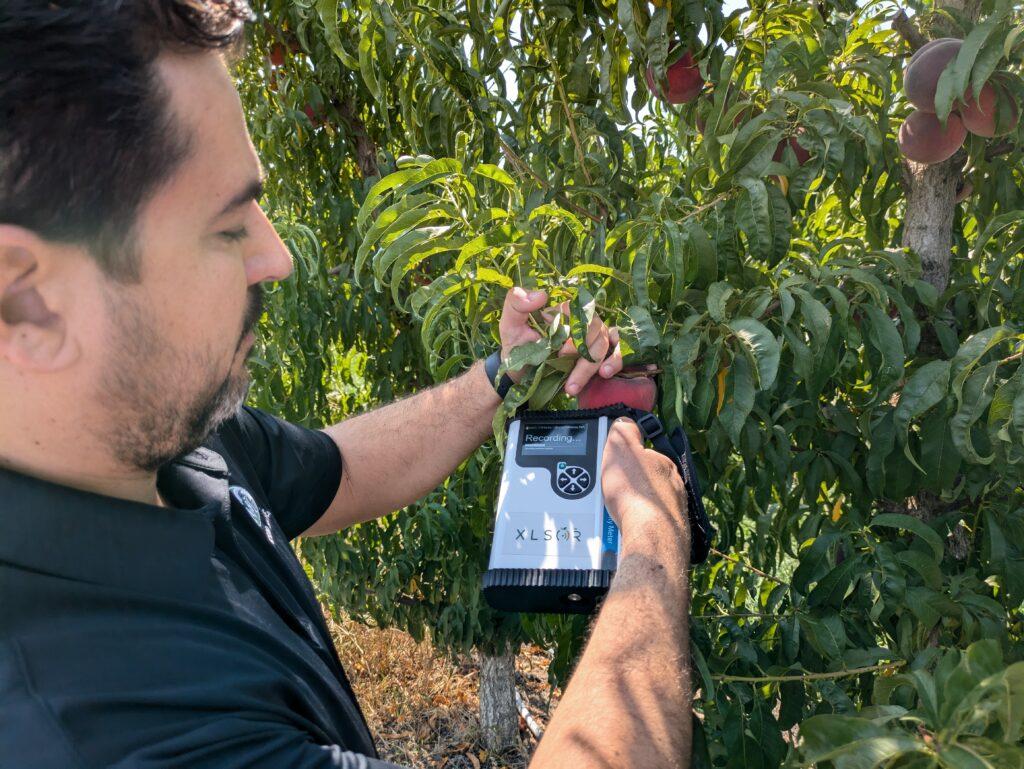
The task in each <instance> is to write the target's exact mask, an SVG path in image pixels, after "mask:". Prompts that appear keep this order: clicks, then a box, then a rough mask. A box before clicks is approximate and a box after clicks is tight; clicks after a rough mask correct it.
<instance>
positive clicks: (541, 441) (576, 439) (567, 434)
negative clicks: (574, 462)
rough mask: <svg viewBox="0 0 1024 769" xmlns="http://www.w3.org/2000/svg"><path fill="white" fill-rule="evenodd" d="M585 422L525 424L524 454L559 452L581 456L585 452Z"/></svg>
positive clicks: (536, 454) (534, 454)
mask: <svg viewBox="0 0 1024 769" xmlns="http://www.w3.org/2000/svg"><path fill="white" fill-rule="evenodd" d="M587 430H588V425H587V424H586V423H583V424H576V425H526V428H525V430H524V432H523V454H524V455H525V456H533V457H536V456H548V455H554V454H561V455H565V456H570V457H582V456H584V455H585V454H586V453H587Z"/></svg>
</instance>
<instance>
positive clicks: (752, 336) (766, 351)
mask: <svg viewBox="0 0 1024 769" xmlns="http://www.w3.org/2000/svg"><path fill="white" fill-rule="evenodd" d="M727 325H728V327H729V330H730V331H732V332H733V334H734V335H735V336H736V338H737V339H738V340H739V341H740V346H741V347H742V348H743V353H744V354H745V355H746V356H747V357H748V358H749V359H750V362H751V364H752V367H753V370H754V373H755V375H756V380H757V385H758V388H759V389H761V390H767V389H768V388H770V387H771V386H772V384H774V382H775V377H776V375H777V374H778V371H779V355H780V352H781V350H780V347H779V341H778V339H776V338H775V335H774V334H772V332H771V331H769V330H768V329H767V328H765V326H764V325H763V324H762V323H760V322H759V321H756V320H754V319H753V318H735V319H733V320H731V321H729V323H728V324H727Z"/></svg>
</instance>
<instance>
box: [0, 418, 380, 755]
mask: <svg viewBox="0 0 1024 769" xmlns="http://www.w3.org/2000/svg"><path fill="white" fill-rule="evenodd" d="M340 478H341V458H340V456H339V454H338V450H337V447H336V446H335V445H334V443H333V441H332V440H331V439H330V438H329V437H328V436H326V435H324V434H323V433H319V432H315V431H311V430H306V429H304V428H300V427H297V426H295V425H291V424H288V423H286V422H282V421H280V420H277V419H274V418H273V417H270V416H268V415H266V414H263V413H261V412H259V411H256V410H253V409H248V408H246V409H243V410H241V411H240V412H239V413H238V414H237V415H236V417H235V418H234V419H232V420H231V421H230V422H228V423H227V424H226V425H224V427H223V428H221V429H220V430H219V431H218V432H217V434H216V435H214V436H213V437H212V438H211V439H210V440H209V441H208V442H207V443H206V445H205V446H204V447H203V448H201V449H198V450H196V451H194V452H192V453H191V454H188V455H187V456H184V457H182V458H181V459H179V460H177V461H175V462H173V463H171V464H170V465H168V466H167V467H165V468H163V469H162V470H161V472H160V474H159V483H158V486H159V490H160V494H161V496H162V498H163V499H164V501H165V502H166V503H167V504H168V505H172V506H173V507H169V508H160V507H154V506H150V505H142V504H137V503H134V502H127V501H124V500H117V499H112V498H108V497H101V496H96V495H93V494H88V493H85V492H82V491H76V490H74V489H70V488H66V487H63V486H58V485H54V484H50V483H46V482H43V481H40V480H37V479H34V478H30V477H26V476H23V475H18V474H16V473H11V472H6V471H2V470H0V769H37V768H38V769H51V768H52V769H78V768H79V767H81V768H86V767H88V769H94V768H95V769H98V768H99V767H124V768H127V767H146V768H147V769H150V768H153V769H156V768H160V769H164V768H167V767H182V768H183V769H184V767H189V768H190V769H192V768H196V769H198V768H200V767H217V768H218V769H233V768H234V767H238V768H239V769H241V768H242V767H245V768H246V769H252V768H255V767H268V768H269V767H273V768H274V769H286V768H288V767H296V768H297V767H303V768H305V767H311V768H312V767H316V768H317V769H319V768H321V767H345V768H346V769H356V768H357V767H358V768H359V769H385V767H393V765H392V764H387V763H385V762H382V761H380V760H378V759H377V758H376V755H377V754H376V751H375V749H374V745H373V740H372V738H371V736H370V733H369V731H368V729H367V727H366V722H365V720H364V719H363V716H362V713H361V712H360V710H359V706H358V705H357V704H356V700H355V696H354V695H353V693H352V688H351V687H350V686H349V683H348V680H347V679H346V678H345V674H344V672H343V671H342V668H341V663H340V662H339V660H338V657H337V655H336V653H335V651H334V647H333V645H332V643H331V638H330V634H329V632H328V629H327V626H326V623H325V622H324V618H323V616H322V614H321V612H320V607H319V604H318V603H317V600H316V596H315V595H314V593H313V590H312V587H311V585H310V584H309V581H308V579H307V578H306V576H305V574H304V572H303V570H302V567H301V565H300V564H299V562H298V560H297V559H296V557H295V554H294V553H293V552H292V550H291V548H290V547H289V544H288V541H289V540H290V539H292V538H293V537H295V536H296V535H298V534H300V533H301V532H303V531H305V530H306V529H307V528H309V526H311V525H312V524H313V523H314V522H315V521H316V520H317V519H318V518H319V517H320V516H321V515H322V514H323V513H324V511H325V510H326V509H327V507H328V505H329V504H330V502H331V500H332V499H333V498H334V495H335V492H336V491H337V489H338V483H339V480H340Z"/></svg>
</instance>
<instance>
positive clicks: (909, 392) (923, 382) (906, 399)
mask: <svg viewBox="0 0 1024 769" xmlns="http://www.w3.org/2000/svg"><path fill="white" fill-rule="evenodd" d="M949 371H950V363H949V361H944V360H933V361H931V362H930V363H926V364H924V365H923V366H921V368H919V369H918V370H917V371H915V372H914V373H913V375H912V376H911V377H910V379H908V380H907V383H906V384H905V385H903V390H902V392H901V393H900V402H899V404H898V405H897V406H896V413H895V416H894V418H893V419H894V424H895V427H896V431H897V433H898V435H899V436H900V438H901V440H904V441H905V440H906V437H907V428H908V426H909V425H910V421H911V420H913V419H917V418H918V417H919V416H921V415H922V414H924V413H925V412H926V411H928V409H930V408H932V407H933V406H936V405H938V404H939V403H941V402H942V400H943V399H944V398H945V397H946V392H947V390H948V388H949Z"/></svg>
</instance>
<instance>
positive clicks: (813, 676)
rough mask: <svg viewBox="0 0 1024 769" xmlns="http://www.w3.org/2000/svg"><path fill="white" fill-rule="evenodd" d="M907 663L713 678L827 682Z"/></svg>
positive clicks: (746, 680) (739, 681)
mask: <svg viewBox="0 0 1024 769" xmlns="http://www.w3.org/2000/svg"><path fill="white" fill-rule="evenodd" d="M906 664H907V663H906V662H904V661H903V660H900V661H899V662H886V663H885V664H884V665H870V666H868V667H864V668H851V669H850V670H837V671H836V672H835V673H804V674H803V675H796V676H758V677H754V676H714V675H713V676H711V677H712V678H713V679H715V680H716V681H722V682H723V683H741V684H771V683H786V682H787V681H827V680H830V679H833V678H848V677H851V676H859V675H862V674H864V673H875V672H879V671H882V670H891V669H893V668H901V667H903V666H904V665H906Z"/></svg>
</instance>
